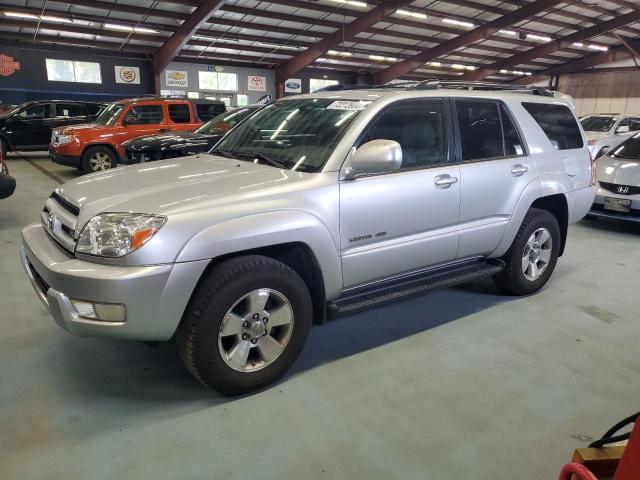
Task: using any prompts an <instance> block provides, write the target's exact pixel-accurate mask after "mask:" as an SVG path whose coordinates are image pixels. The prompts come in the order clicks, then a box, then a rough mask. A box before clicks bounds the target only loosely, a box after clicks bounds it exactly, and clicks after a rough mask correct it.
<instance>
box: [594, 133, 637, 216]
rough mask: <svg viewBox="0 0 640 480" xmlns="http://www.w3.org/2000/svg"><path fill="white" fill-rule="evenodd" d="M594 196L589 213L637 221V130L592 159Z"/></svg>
mask: <svg viewBox="0 0 640 480" xmlns="http://www.w3.org/2000/svg"><path fill="white" fill-rule="evenodd" d="M595 166H596V168H595V176H596V187H597V189H598V190H597V193H596V199H595V201H594V203H593V206H592V207H591V211H590V212H589V216H591V217H599V218H611V219H616V220H626V221H632V222H640V133H636V134H635V135H634V136H633V137H631V138H629V139H628V140H626V141H625V142H624V143H622V144H621V145H619V146H617V147H616V148H614V149H613V150H612V151H610V152H609V153H608V154H607V155H604V156H602V157H600V158H599V159H597V160H596V162H595Z"/></svg>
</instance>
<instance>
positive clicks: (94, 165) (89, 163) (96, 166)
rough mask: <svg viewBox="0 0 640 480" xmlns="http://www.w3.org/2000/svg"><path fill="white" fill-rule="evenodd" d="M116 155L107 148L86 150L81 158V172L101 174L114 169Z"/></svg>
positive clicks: (99, 147)
mask: <svg viewBox="0 0 640 480" xmlns="http://www.w3.org/2000/svg"><path fill="white" fill-rule="evenodd" d="M116 165H117V159H116V154H115V153H114V152H113V150H111V149H110V148H107V147H102V146H97V147H91V148H88V149H87V151H86V152H85V153H84V155H83V156H82V170H84V171H85V172H86V173H93V172H101V171H103V170H109V169H111V168H115V166H116Z"/></svg>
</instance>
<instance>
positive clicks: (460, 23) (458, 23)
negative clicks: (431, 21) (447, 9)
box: [442, 18, 475, 28]
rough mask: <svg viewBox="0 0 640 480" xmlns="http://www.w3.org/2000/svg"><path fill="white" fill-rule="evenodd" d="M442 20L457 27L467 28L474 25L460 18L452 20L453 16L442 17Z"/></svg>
mask: <svg viewBox="0 0 640 480" xmlns="http://www.w3.org/2000/svg"><path fill="white" fill-rule="evenodd" d="M442 21H443V22H444V23H449V24H451V25H457V26H458V27H467V28H474V27H475V25H474V24H473V23H471V22H463V21H460V20H454V19H453V18H443V19H442Z"/></svg>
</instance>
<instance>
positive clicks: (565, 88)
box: [559, 70, 640, 115]
mask: <svg viewBox="0 0 640 480" xmlns="http://www.w3.org/2000/svg"><path fill="white" fill-rule="evenodd" d="M559 89H560V91H561V92H564V93H567V94H569V95H571V96H572V97H573V98H574V100H575V103H576V108H577V110H578V114H579V115H587V114H590V113H634V114H639V115H640V70H626V71H618V72H603V73H595V72H594V73H591V72H590V73H580V74H573V75H563V76H561V77H560V85H559Z"/></svg>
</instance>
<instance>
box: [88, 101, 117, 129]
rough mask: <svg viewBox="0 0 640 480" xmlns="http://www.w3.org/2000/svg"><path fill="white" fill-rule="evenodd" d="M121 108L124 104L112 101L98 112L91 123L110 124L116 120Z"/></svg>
mask: <svg viewBox="0 0 640 480" xmlns="http://www.w3.org/2000/svg"><path fill="white" fill-rule="evenodd" d="M123 108H124V105H123V104H122V103H112V104H111V105H109V106H108V107H107V108H105V109H104V110H102V112H100V115H98V116H97V117H96V119H95V120H94V121H93V123H95V124H97V125H107V126H111V125H113V124H114V123H115V122H116V120H117V119H118V115H120V112H121V111H122V109H123Z"/></svg>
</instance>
